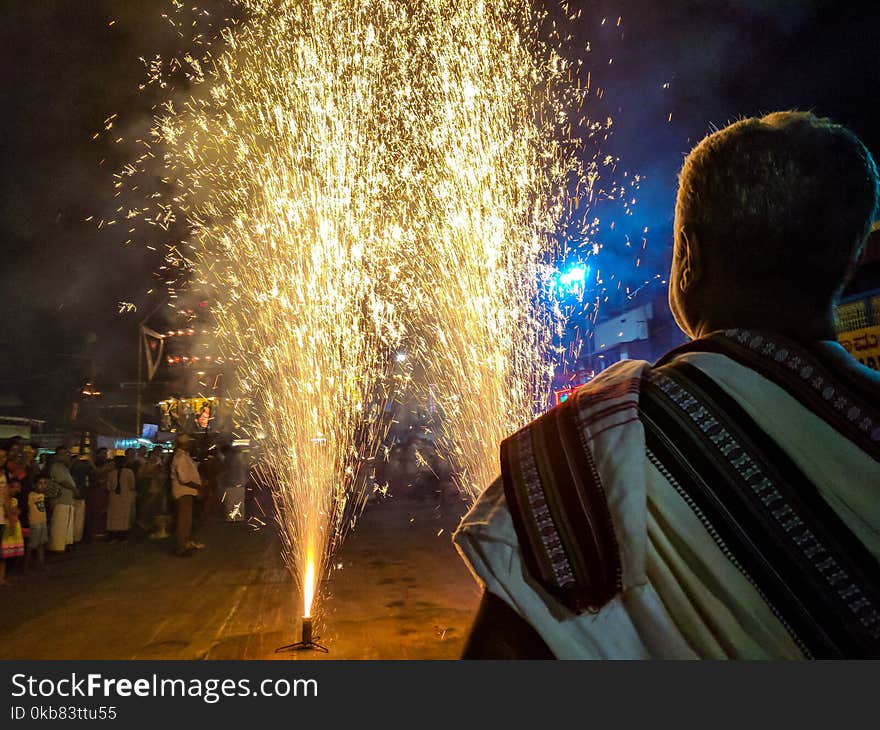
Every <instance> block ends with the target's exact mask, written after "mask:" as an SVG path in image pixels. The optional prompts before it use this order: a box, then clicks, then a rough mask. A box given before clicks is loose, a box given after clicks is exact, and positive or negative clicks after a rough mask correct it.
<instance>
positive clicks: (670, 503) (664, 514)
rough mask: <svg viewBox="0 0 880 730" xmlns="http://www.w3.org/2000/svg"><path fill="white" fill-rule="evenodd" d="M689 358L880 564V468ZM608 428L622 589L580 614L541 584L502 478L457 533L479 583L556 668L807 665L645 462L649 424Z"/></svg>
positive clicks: (596, 440)
mask: <svg viewBox="0 0 880 730" xmlns="http://www.w3.org/2000/svg"><path fill="white" fill-rule="evenodd" d="M827 346H828V347H834V345H832V344H831V343H828V345H827ZM681 358H682V361H684V362H688V363H690V364H691V365H693V366H695V367H697V368H699V369H700V370H702V371H703V372H705V373H707V374H708V375H709V376H710V377H712V379H713V380H714V381H715V382H716V383H717V384H718V385H719V386H720V387H721V388H723V389H724V390H725V391H726V392H727V393H728V394H729V395H731V396H732V397H733V398H735V399H736V400H737V401H738V402H739V404H740V406H741V407H742V408H743V409H744V410H745V411H746V412H747V413H748V415H749V416H750V417H751V418H752V419H753V420H754V421H755V422H756V423H757V425H758V426H759V427H760V428H761V429H762V430H763V431H765V432H766V433H767V434H768V435H769V436H770V437H771V438H773V439H774V440H775V441H776V442H777V443H778V444H779V445H780V447H782V449H783V450H784V451H785V452H786V453H787V454H788V456H789V457H790V458H791V459H792V460H793V461H794V462H795V463H796V464H797V466H798V467H799V468H800V469H801V470H802V471H803V472H804V473H805V474H808V475H809V476H810V478H811V479H812V481H813V482H814V483H815V484H816V486H817V488H818V489H819V490H820V493H821V494H822V496H823V497H824V498H825V499H826V501H827V502H828V504H829V505H830V506H831V507H832V509H833V510H834V511H835V512H836V513H837V515H838V516H839V517H840V518H841V520H842V521H843V522H844V523H845V524H846V525H847V527H849V528H850V529H851V530H852V532H853V533H854V534H855V535H856V536H857V537H858V538H859V539H860V540H861V541H862V542H863V544H864V545H865V547H866V548H867V549H868V550H869V551H870V552H871V553H872V554H873V555H874V556H875V557H878V558H880V499H878V498H877V492H876V487H877V486H878V485H880V463H878V462H877V461H876V460H874V459H873V458H871V457H870V456H869V455H868V454H866V453H865V452H864V451H862V450H861V449H859V448H858V447H857V446H856V445H855V444H853V443H852V442H850V441H848V440H847V439H845V438H844V437H843V436H841V435H840V434H839V433H838V432H837V431H836V430H834V429H833V428H832V427H831V426H830V425H829V424H828V423H826V422H825V421H824V420H822V419H821V418H819V417H818V416H816V415H815V414H813V413H811V412H810V411H808V410H807V409H806V408H804V407H803V406H802V405H801V404H800V403H799V402H798V401H796V400H795V399H794V398H793V397H792V396H790V395H789V394H788V393H786V392H785V391H784V390H783V389H782V388H780V387H779V386H777V385H775V384H774V383H772V382H770V381H769V380H767V379H766V378H764V377H763V376H761V375H759V374H758V373H756V372H755V371H753V370H750V369H748V368H746V367H744V366H742V365H739V364H737V363H735V362H734V361H733V360H731V359H729V358H727V357H725V356H724V355H720V354H711V353H689V354H686V355H682V356H681ZM646 367H647V363H644V362H638V361H628V362H624V363H620V364H618V365H616V366H614V367H613V368H610V369H609V370H606V371H605V372H604V373H602V375H601V376H600V378H597V379H596V381H594V382H602V383H606V384H607V383H613V382H614V380H615V379H619V380H621V381H623V380H625V379H627V378H629V377H633V376H638V374H639V371H640V370H641V371H644V369H645V368H646ZM588 387H589V386H588ZM636 397H637V396H636ZM621 400H623V399H621ZM605 406H606V407H607V406H608V402H607V401H606V404H605ZM611 420H613V417H612V418H611ZM602 426H603V428H605V430H604V431H601V432H598V430H597V432H595V433H589V432H588V434H587V440H588V441H589V443H590V448H591V451H592V453H593V455H594V458H595V460H596V466H597V468H598V470H599V473H600V475H601V479H602V484H603V487H604V489H605V493H606V496H607V500H608V506H609V509H610V511H611V516H612V521H613V523H614V527H615V533H616V537H617V540H618V543H619V545H620V552H621V562H622V566H623V576H624V585H623V590H622V591H621V592H620V593H618V594H617V596H615V598H614V599H612V600H611V601H610V602H609V603H608V604H606V605H605V606H604V607H602V608H601V609H600V610H599V611H598V612H597V613H592V614H591V613H585V614H580V615H576V614H574V613H572V612H570V611H569V610H568V609H566V608H565V607H564V606H562V605H561V604H560V603H558V602H557V601H556V600H555V599H554V598H553V597H552V596H550V595H549V594H548V593H547V592H546V591H545V590H544V589H543V588H542V587H541V586H540V585H538V584H537V583H536V582H535V581H533V580H532V579H531V577H530V576H529V575H528V574H527V572H526V571H525V569H524V567H523V565H522V562H521V555H520V551H519V547H518V544H517V538H516V533H515V531H514V527H513V522H512V519H511V516H510V513H509V511H508V509H507V506H506V503H505V498H504V491H503V487H502V484H501V481H500V479H499V480H498V481H496V482H495V483H494V484H493V485H492V486H490V487H489V489H487V490H486V492H485V493H484V494H483V496H482V497H481V498H480V499H479V500H478V502H477V503H476V505H475V506H474V507H473V509H472V510H471V512H470V513H469V514H468V515H467V516H466V517H465V518H464V520H463V522H462V524H461V527H460V528H459V530H458V532H457V533H456V536H455V542H456V545H457V547H458V549H459V551H460V552H461V554H462V556H463V557H464V559H465V560H466V562H468V563H469V565H470V567H471V569H472V571H473V572H474V574H475V577H476V578H477V580H478V581H479V582H480V583H481V584H483V585H484V587H485V589H486V590H489V591H491V592H492V593H495V594H496V595H498V596H500V597H501V598H502V599H504V600H505V601H506V602H507V603H508V604H509V605H510V606H511V607H512V608H513V609H514V610H516V611H517V612H518V613H519V614H520V615H521V616H522V617H523V618H524V619H525V620H526V621H528V622H529V623H530V624H531V625H532V626H533V627H534V628H535V629H536V630H537V632H538V633H539V634H540V635H541V637H542V638H543V639H544V641H545V642H546V644H547V646H548V647H549V648H550V650H551V651H552V652H553V653H554V654H555V655H556V656H557V657H559V658H560V659H603V658H606V659H625V658H630V659H648V658H664V659H678V658H801V657H802V656H803V654H802V652H801V651H800V649H799V647H798V646H797V645H796V643H795V642H794V640H793V639H792V638H791V636H790V635H789V633H788V632H787V631H786V629H785V628H784V627H783V625H782V623H781V622H780V621H779V619H777V618H776V616H775V615H774V614H773V613H772V611H771V610H770V608H769V607H768V606H767V604H766V603H765V601H764V600H763V599H762V597H761V596H760V594H759V593H758V591H757V590H756V589H755V588H754V586H753V585H752V584H751V583H750V582H749V580H748V579H747V578H746V577H745V576H744V575H743V573H741V572H740V571H739V570H738V569H737V568H736V566H735V565H734V564H733V563H732V562H731V561H730V560H728V559H727V558H726V557H725V555H724V554H723V553H722V551H721V549H720V548H719V547H718V545H717V543H716V542H715V540H714V539H713V538H712V537H711V536H710V535H709V533H708V532H707V530H706V529H705V527H704V526H703V524H702V523H701V522H700V520H699V518H698V517H697V516H696V515H695V514H694V512H693V510H692V509H691V508H690V507H689V506H688V505H687V504H686V503H685V501H684V500H683V499H682V497H681V496H680V495H679V494H678V492H677V491H676V490H675V488H674V487H673V486H672V485H671V484H670V483H669V482H668V481H667V480H666V479H665V478H664V477H663V476H662V475H661V474H660V473H659V472H658V471H657V469H656V468H655V467H654V466H653V465H652V464H651V463H650V462H649V461H648V460H647V459H646V458H645V456H644V430H643V428H642V424H641V422H640V421H638V420H636V421H632V420H630V421H629V422H626V423H623V422H622V421H621V422H619V423H617V424H613V427H610V428H609V427H608V423H607V421H606V422H603V424H602ZM639 455H641V456H639Z"/></svg>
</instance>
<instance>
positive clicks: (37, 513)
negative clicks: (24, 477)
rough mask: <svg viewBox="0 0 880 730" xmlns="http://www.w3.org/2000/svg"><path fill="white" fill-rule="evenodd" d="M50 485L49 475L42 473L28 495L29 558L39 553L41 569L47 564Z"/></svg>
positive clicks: (28, 559)
mask: <svg viewBox="0 0 880 730" xmlns="http://www.w3.org/2000/svg"><path fill="white" fill-rule="evenodd" d="M48 486H49V477H48V476H47V475H46V474H40V475H39V476H38V477H37V482H36V484H35V485H34V488H33V490H31V493H30V494H29V495H28V519H29V522H30V534H29V535H28V545H27V550H28V551H27V559H26V561H25V562H26V563H29V562H30V560H31V556H32V555H33V554H34V553H36V554H37V566H38V567H39V568H40V570H42V569H43V567H44V566H45V564H46V563H45V559H46V558H45V556H46V545H47V544H48V542H49V526H48V524H47V522H46V489H47V487H48Z"/></svg>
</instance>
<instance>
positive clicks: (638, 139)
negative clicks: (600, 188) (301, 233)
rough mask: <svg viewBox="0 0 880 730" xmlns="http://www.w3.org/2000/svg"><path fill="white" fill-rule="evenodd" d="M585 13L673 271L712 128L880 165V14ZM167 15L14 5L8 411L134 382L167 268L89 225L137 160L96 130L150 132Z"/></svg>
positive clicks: (655, 244) (600, 70)
mask: <svg viewBox="0 0 880 730" xmlns="http://www.w3.org/2000/svg"><path fill="white" fill-rule="evenodd" d="M499 1H500V0H499ZM202 4H203V5H206V4H205V3H202ZM213 4H214V5H216V4H217V3H216V1H215V2H214V3H213ZM572 5H573V6H575V7H581V6H582V7H583V15H582V17H581V19H580V20H579V21H578V23H577V26H576V28H575V29H574V31H573V32H574V33H575V34H576V37H577V39H578V42H579V43H580V44H581V46H583V45H585V44H586V42H587V41H589V42H590V48H591V50H590V52H589V54H587V55H586V56H585V61H586V63H587V67H588V68H589V69H590V70H591V72H592V75H593V83H594V84H595V85H601V86H602V87H603V88H604V89H605V94H604V98H603V100H602V104H603V105H604V107H605V108H607V111H608V112H609V113H610V114H611V115H612V116H613V118H614V127H613V129H614V134H613V137H612V139H611V141H610V142H609V151H610V152H611V153H613V154H614V155H616V156H618V157H620V159H621V163H620V164H621V165H622V166H624V167H625V168H626V169H627V170H630V171H632V172H634V173H640V174H642V175H644V176H645V177H646V180H645V182H644V183H643V184H642V187H641V191H640V194H639V202H638V205H637V208H636V217H637V218H638V219H639V220H638V223H639V225H640V226H641V225H646V226H649V229H650V231H651V234H650V239H649V244H650V248H651V251H652V256H653V257H654V259H655V260H656V261H657V262H660V261H662V260H663V259H664V253H665V250H666V249H667V248H668V246H669V241H670V237H671V231H670V228H671V216H672V207H673V201H674V195H675V175H676V173H677V170H678V168H679V166H680V164H681V160H682V157H683V155H684V154H685V153H686V152H687V151H688V149H689V148H690V147H691V146H692V145H693V144H694V143H695V142H696V141H698V140H699V139H700V138H701V137H702V136H703V135H705V134H706V133H707V132H708V131H709V130H710V125H717V126H722V125H723V124H724V123H726V122H727V121H730V120H733V119H735V118H737V117H740V116H749V115H754V114H760V113H765V112H769V111H773V110H777V109H782V108H800V109H811V110H813V111H815V112H817V113H819V114H821V115H824V116H830V117H832V118H833V119H835V120H836V121H839V122H842V123H844V124H847V125H849V126H850V127H851V128H852V129H853V130H854V131H855V132H856V133H857V134H859V135H860V136H861V137H862V139H863V140H864V141H865V142H866V144H867V145H868V146H869V148H870V149H871V150H872V152H873V153H874V155H875V157H876V156H877V155H880V111H878V109H880V105H878V104H877V102H876V100H875V99H874V94H875V93H876V84H877V73H878V69H880V33H878V27H880V25H878V23H880V5H878V4H876V3H861V2H860V3H849V4H847V3H840V2H832V1H830V0H804V1H803V2H784V1H783V0H775V1H773V0H763V1H758V0H740V1H739V2H736V1H734V0H714V1H712V0H689V1H688V0H668V1H665V2H649V1H648V0H617V1H616V2H610V1H607V0H601V1H599V2H587V1H586V0H580V2H578V0H574V1H573V2H572ZM206 6H207V5H206ZM166 8H167V3H166V2H165V0H90V2H87V3H86V2H82V1H81V0H40V1H39V2H29V1H28V0H4V2H3V10H4V12H3V23H2V24H0V57H2V69H3V73H2V76H0V106H2V110H3V111H2V121H0V130H2V131H0V154H2V159H3V165H2V172H0V241H2V244H3V252H4V257H3V262H2V267H0V311H2V312H3V315H4V317H3V320H4V321H3V324H4V326H3V328H2V334H0V346H2V350H3V355H2V357H0V403H2V404H3V405H0V414H2V412H3V411H4V410H6V404H8V403H9V402H10V401H9V398H10V396H12V395H15V396H18V397H19V398H20V399H21V400H23V401H24V403H25V410H26V412H27V415H32V416H35V417H40V416H45V415H49V414H51V411H52V410H53V409H54V408H57V407H58V405H59V404H60V403H63V402H68V401H69V397H68V394H69V393H70V392H71V388H72V387H75V386H76V385H78V384H81V383H82V381H83V379H84V378H85V376H86V375H93V376H94V377H95V379H96V383H97V385H98V386H99V387H100V388H102V389H104V390H107V391H112V390H113V389H114V388H116V387H118V384H119V382H120V381H124V380H132V379H133V378H134V374H135V370H136V366H137V363H136V353H137V323H138V320H139V318H140V314H138V313H134V314H131V313H129V314H126V313H119V312H118V307H117V302H120V301H128V302H133V303H135V304H137V305H138V307H139V309H140V312H144V311H146V310H149V309H151V308H152V306H154V305H155V304H156V302H157V301H158V300H156V299H155V298H153V297H155V295H153V297H151V296H150V295H147V294H146V291H147V290H148V289H150V288H151V287H153V286H154V284H155V279H154V278H153V275H152V271H153V270H154V268H155V266H156V263H157V262H156V260H155V259H154V258H151V257H150V256H148V253H149V252H148V251H146V250H145V249H144V248H143V246H142V245H137V244H135V245H133V246H130V247H126V246H124V245H123V241H124V240H125V238H126V236H125V231H124V230H115V229H109V230H108V229H104V230H101V231H98V230H97V229H96V228H95V226H94V224H93V223H91V224H90V223H86V222H85V221H84V219H85V218H87V217H88V216H90V215H95V216H100V215H101V214H102V212H103V211H109V210H112V209H113V208H114V207H115V205H116V203H115V201H114V199H113V197H112V180H111V172H112V170H113V169H114V167H115V165H116V164H117V163H118V162H119V161H120V160H123V159H125V158H126V157H127V156H128V155H129V154H130V149H126V148H125V147H124V145H114V140H113V138H112V135H111V136H110V137H109V138H102V139H101V140H99V141H97V142H96V141H94V140H93V139H92V135H93V134H94V133H95V132H97V131H98V130H99V129H100V128H101V123H102V120H103V119H105V118H106V117H108V116H109V115H111V114H113V113H116V112H118V113H119V114H120V118H121V120H122V124H123V125H126V126H127V129H126V131H127V132H130V131H131V130H132V129H136V128H137V125H139V124H140V125H143V124H144V120H145V119H146V118H147V115H148V112H149V107H150V104H151V103H152V101H153V100H151V99H150V98H149V97H146V96H145V95H144V94H142V93H139V92H138V90H137V86H138V83H139V82H140V81H141V80H142V79H143V75H144V71H143V68H144V67H143V64H142V62H141V61H140V60H139V57H140V56H145V57H149V56H152V55H155V54H156V53H157V52H164V51H166V50H168V49H169V48H170V47H172V46H173V44H174V42H175V39H174V36H173V33H171V32H170V29H169V27H168V25H167V24H166V23H165V22H164V21H163V20H162V18H161V13H162V12H163V11H164V10H165V9H166ZM618 17H621V18H622V21H621V23H620V25H619V26H618V25H617V18H618ZM603 18H605V19H606V22H605V24H604V25H603V24H602V22H601V21H602V19H603ZM111 21H115V22H114V23H113V25H109V24H110V23H111ZM609 58H610V59H613V62H612V63H611V64H609V62H608V61H609ZM667 83H668V84H669V85H668V88H664V84H667ZM593 113H595V110H594V112H593ZM670 114H672V119H671V121H669V115H670ZM102 158H104V159H105V160H106V161H105V162H104V164H103V165H101V164H99V161H100V160H101V159H102ZM141 243H143V242H141ZM18 410H20V409H18Z"/></svg>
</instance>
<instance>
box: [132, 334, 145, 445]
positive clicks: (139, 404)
mask: <svg viewBox="0 0 880 730" xmlns="http://www.w3.org/2000/svg"><path fill="white" fill-rule="evenodd" d="M144 322H146V320H144ZM137 336H138V377H137V405H136V406H135V411H136V414H135V427H134V435H135V438H138V437H140V435H141V426H142V424H141V407H142V405H143V404H142V401H143V392H144V323H143V322H140V323H139V324H138V331H137Z"/></svg>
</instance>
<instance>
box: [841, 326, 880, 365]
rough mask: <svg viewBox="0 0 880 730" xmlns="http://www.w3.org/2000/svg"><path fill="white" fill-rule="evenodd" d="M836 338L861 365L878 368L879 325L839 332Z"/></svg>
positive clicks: (879, 363) (879, 360)
mask: <svg viewBox="0 0 880 730" xmlns="http://www.w3.org/2000/svg"><path fill="white" fill-rule="evenodd" d="M837 340H838V341H839V342H840V344H841V345H843V346H844V348H845V349H846V351H847V352H848V353H849V354H850V355H852V356H853V357H854V358H855V359H856V360H858V361H859V362H860V363H862V365H867V366H868V367H869V368H872V369H873V370H880V326H876V327H864V328H862V329H858V330H853V331H852V332H841V333H840V334H839V335H838V336H837Z"/></svg>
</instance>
